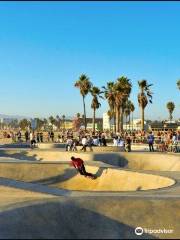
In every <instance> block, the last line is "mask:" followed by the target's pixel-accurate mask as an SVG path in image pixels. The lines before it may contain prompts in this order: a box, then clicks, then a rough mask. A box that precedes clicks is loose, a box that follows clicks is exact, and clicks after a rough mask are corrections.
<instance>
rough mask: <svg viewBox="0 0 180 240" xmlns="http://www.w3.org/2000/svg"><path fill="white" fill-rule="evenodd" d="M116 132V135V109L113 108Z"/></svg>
mask: <svg viewBox="0 0 180 240" xmlns="http://www.w3.org/2000/svg"><path fill="white" fill-rule="evenodd" d="M113 118H114V132H115V133H116V107H115V106H114V108H113Z"/></svg>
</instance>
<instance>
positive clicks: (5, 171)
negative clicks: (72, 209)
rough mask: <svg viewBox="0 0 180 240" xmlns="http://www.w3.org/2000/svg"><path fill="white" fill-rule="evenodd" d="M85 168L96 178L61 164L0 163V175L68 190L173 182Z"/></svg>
mask: <svg viewBox="0 0 180 240" xmlns="http://www.w3.org/2000/svg"><path fill="white" fill-rule="evenodd" d="M86 170H87V171H88V172H91V173H93V174H95V176H96V179H95V180H92V179H90V178H85V177H84V176H81V175H80V174H78V173H77V171H76V169H74V168H72V167H70V166H69V164H64V163H61V164H55V163H53V164H51V163H50V164H49V163H31V164H29V163H0V177H3V178H7V179H13V180H19V181H24V182H31V183H38V184H42V185H48V186H51V187H56V188H60V189H65V190H70V191H90V192H91V191H93V192H98V191H99V192H121V191H139V190H150V189H160V188H165V187H169V186H172V185H173V184H174V183H175V181H174V180H173V179H171V178H168V177H162V176H158V175H153V174H145V173H138V172H132V171H126V170H121V169H114V168H103V167H95V166H87V165H86Z"/></svg>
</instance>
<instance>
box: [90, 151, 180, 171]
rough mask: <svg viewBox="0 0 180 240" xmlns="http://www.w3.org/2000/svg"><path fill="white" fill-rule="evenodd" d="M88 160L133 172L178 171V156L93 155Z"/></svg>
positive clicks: (136, 154)
mask: <svg viewBox="0 0 180 240" xmlns="http://www.w3.org/2000/svg"><path fill="white" fill-rule="evenodd" d="M89 160H95V161H101V162H104V163H106V164H110V165H113V166H117V167H121V168H127V169H133V170H151V171H180V154H161V153H133V152H130V153H126V152H122V153H106V154H103V153H95V154H92V155H91V156H90V158H89Z"/></svg>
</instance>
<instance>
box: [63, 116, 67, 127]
mask: <svg viewBox="0 0 180 240" xmlns="http://www.w3.org/2000/svg"><path fill="white" fill-rule="evenodd" d="M65 118H66V116H65V115H62V120H63V128H65Z"/></svg>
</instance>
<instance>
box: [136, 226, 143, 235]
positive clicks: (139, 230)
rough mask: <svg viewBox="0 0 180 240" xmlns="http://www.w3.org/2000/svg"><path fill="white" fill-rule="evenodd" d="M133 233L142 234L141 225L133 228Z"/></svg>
mask: <svg viewBox="0 0 180 240" xmlns="http://www.w3.org/2000/svg"><path fill="white" fill-rule="evenodd" d="M135 234H136V235H142V234H143V228H142V227H137V228H135Z"/></svg>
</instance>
